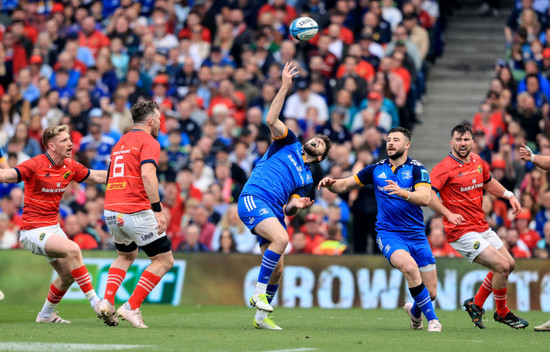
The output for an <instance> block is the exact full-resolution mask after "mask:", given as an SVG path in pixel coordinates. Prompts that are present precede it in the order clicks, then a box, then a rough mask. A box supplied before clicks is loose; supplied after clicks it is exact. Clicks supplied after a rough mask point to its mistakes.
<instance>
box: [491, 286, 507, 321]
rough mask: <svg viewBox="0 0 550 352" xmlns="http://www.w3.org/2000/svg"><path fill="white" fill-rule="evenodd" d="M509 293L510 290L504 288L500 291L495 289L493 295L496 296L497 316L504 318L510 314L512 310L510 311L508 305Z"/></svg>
mask: <svg viewBox="0 0 550 352" xmlns="http://www.w3.org/2000/svg"><path fill="white" fill-rule="evenodd" d="M507 292H508V288H507V287H505V288H502V289H500V290H495V289H493V293H494V295H495V303H496V306H497V314H498V315H499V316H501V317H502V318H504V317H505V316H506V314H508V312H510V309H508V305H507V304H506V293H507Z"/></svg>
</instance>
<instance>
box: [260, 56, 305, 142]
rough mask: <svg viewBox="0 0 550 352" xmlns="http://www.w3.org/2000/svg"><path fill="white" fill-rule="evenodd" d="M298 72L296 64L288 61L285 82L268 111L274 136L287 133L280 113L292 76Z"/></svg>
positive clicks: (284, 75) (284, 71)
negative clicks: (280, 118)
mask: <svg viewBox="0 0 550 352" xmlns="http://www.w3.org/2000/svg"><path fill="white" fill-rule="evenodd" d="M297 74H298V71H296V66H293V65H292V64H291V63H289V62H287V63H286V64H285V67H284V68H283V74H282V78H283V84H282V85H281V89H279V91H278V92H277V95H275V98H273V101H272V102H271V106H270V107H269V111H268V113H267V125H268V126H269V129H270V130H271V135H272V136H273V138H279V137H283V136H284V134H285V133H286V126H285V124H284V123H283V122H282V121H281V120H279V115H280V114H281V109H282V108H283V103H284V102H285V97H286V94H287V93H288V90H289V89H290V87H291V86H292V77H294V76H296V75H297Z"/></svg>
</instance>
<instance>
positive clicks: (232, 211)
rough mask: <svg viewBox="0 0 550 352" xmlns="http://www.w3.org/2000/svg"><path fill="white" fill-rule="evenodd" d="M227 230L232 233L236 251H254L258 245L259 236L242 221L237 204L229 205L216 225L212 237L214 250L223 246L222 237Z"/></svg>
mask: <svg viewBox="0 0 550 352" xmlns="http://www.w3.org/2000/svg"><path fill="white" fill-rule="evenodd" d="M226 231H227V232H230V233H231V235H232V240H233V242H234V243H235V251H236V252H239V253H252V252H253V251H254V250H255V249H256V247H257V246H258V239H257V237H256V236H254V235H253V234H252V233H251V232H250V230H248V228H247V227H246V226H244V224H243V223H242V222H241V221H240V219H239V214H238V213H237V205H236V204H231V205H230V206H229V208H228V209H227V211H226V212H225V213H224V214H223V216H222V218H221V220H220V222H219V224H218V226H217V227H216V230H215V231H214V236H213V237H212V251H214V252H216V251H219V250H220V249H221V248H222V244H223V243H222V240H223V238H222V237H223V234H224V232H226Z"/></svg>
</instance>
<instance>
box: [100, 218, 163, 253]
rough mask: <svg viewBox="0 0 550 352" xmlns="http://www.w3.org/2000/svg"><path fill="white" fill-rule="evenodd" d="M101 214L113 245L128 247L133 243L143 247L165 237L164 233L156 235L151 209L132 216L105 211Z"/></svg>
mask: <svg viewBox="0 0 550 352" xmlns="http://www.w3.org/2000/svg"><path fill="white" fill-rule="evenodd" d="M103 214H104V215H105V221H106V222H107V226H108V227H109V229H110V230H111V233H112V234H113V239H114V241H115V243H118V244H124V245H126V246H128V245H130V244H132V242H135V244H137V245H138V247H143V246H146V245H148V244H149V243H152V242H154V241H156V240H158V239H159V238H161V237H164V236H166V232H163V233H161V234H160V235H159V234H158V233H157V229H156V227H157V219H155V215H154V214H153V211H152V210H151V209H147V210H143V211H138V212H137V213H132V214H124V213H119V212H116V211H111V210H105V211H104V212H103Z"/></svg>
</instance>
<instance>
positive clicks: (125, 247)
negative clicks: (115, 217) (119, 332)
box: [115, 242, 138, 253]
mask: <svg viewBox="0 0 550 352" xmlns="http://www.w3.org/2000/svg"><path fill="white" fill-rule="evenodd" d="M115 247H116V250H117V251H119V252H122V253H130V252H133V251H135V250H136V249H138V246H137V244H136V243H135V242H132V243H131V244H129V245H125V244H124V243H115Z"/></svg>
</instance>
